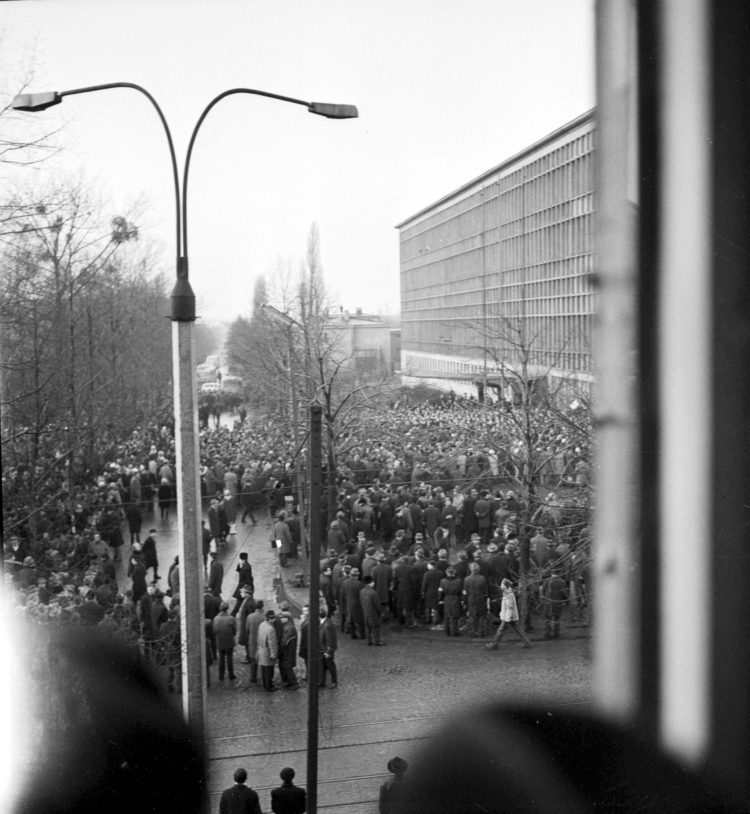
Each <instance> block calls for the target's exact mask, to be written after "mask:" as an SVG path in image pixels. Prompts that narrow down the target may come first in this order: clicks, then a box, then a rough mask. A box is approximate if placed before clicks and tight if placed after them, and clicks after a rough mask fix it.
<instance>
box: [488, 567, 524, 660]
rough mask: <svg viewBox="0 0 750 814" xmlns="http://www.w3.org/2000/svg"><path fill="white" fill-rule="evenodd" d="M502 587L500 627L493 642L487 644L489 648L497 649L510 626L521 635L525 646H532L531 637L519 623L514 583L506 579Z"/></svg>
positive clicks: (501, 584)
mask: <svg viewBox="0 0 750 814" xmlns="http://www.w3.org/2000/svg"><path fill="white" fill-rule="evenodd" d="M500 587H501V588H502V589H503V602H502V605H501V607H500V627H499V628H498V629H497V633H496V634H495V638H494V639H493V640H492V643H491V644H488V645H487V649H488V650H497V646H498V644H499V643H500V640H501V639H502V638H503V636H504V635H505V631H506V630H507V629H508V626H510V627H512V628H513V630H515V631H516V633H517V634H518V635H519V636H520V637H521V639H522V640H523V646H524V647H531V642H530V641H529V637H528V636H527V635H526V634H525V633H524V632H523V630H521V628H520V626H519V624H518V618H519V617H518V606H517V605H516V595H515V594H514V593H513V585H512V584H511V582H510V580H509V579H504V580H503V581H502V582H501V583H500Z"/></svg>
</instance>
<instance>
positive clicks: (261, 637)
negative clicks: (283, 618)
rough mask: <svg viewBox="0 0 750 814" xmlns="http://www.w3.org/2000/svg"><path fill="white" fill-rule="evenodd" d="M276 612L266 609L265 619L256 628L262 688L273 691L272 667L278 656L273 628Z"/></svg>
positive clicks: (277, 640)
mask: <svg viewBox="0 0 750 814" xmlns="http://www.w3.org/2000/svg"><path fill="white" fill-rule="evenodd" d="M275 618H276V614H275V613H274V611H272V610H270V609H269V610H267V611H266V613H265V619H264V620H263V622H262V623H261V625H260V627H259V628H258V650H257V659H258V666H259V667H260V675H261V680H262V682H263V689H265V690H267V691H268V692H274V690H275V689H276V688H275V687H274V686H273V668H274V666H275V664H276V661H277V659H278V657H279V639H278V637H277V635H276V629H275V628H274V625H273V623H274V620H275Z"/></svg>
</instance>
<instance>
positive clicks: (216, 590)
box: [208, 551, 224, 596]
mask: <svg viewBox="0 0 750 814" xmlns="http://www.w3.org/2000/svg"><path fill="white" fill-rule="evenodd" d="M223 581H224V566H223V565H222V564H221V563H220V562H219V559H218V556H217V554H216V552H215V551H212V552H211V567H210V568H209V569H208V587H209V588H210V589H211V593H212V594H213V595H214V596H221V583H222V582H223Z"/></svg>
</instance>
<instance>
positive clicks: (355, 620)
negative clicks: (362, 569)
mask: <svg viewBox="0 0 750 814" xmlns="http://www.w3.org/2000/svg"><path fill="white" fill-rule="evenodd" d="M341 587H342V590H343V592H344V596H345V597H346V618H347V626H348V630H349V632H350V633H351V636H352V639H356V638H357V633H359V638H360V639H364V638H365V614H364V612H363V610H362V602H361V600H360V595H359V592H360V591H361V590H362V583H361V582H360V581H359V568H352V570H351V573H350V574H349V576H348V577H347V578H346V579H345V580H344V582H343V583H342V586H341Z"/></svg>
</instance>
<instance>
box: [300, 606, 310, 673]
mask: <svg viewBox="0 0 750 814" xmlns="http://www.w3.org/2000/svg"><path fill="white" fill-rule="evenodd" d="M309 613H310V606H309V605H305V606H304V607H303V608H302V616H301V617H300V625H299V651H298V655H299V657H300V658H301V659H302V661H303V662H304V664H305V675H304V678H303V680H304V681H307V668H308V662H307V660H308V658H309V656H310V647H309V642H310V635H309V634H310V620H309Z"/></svg>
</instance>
